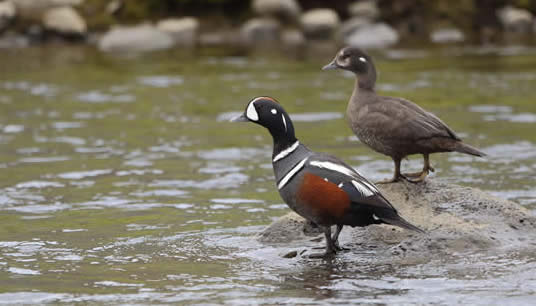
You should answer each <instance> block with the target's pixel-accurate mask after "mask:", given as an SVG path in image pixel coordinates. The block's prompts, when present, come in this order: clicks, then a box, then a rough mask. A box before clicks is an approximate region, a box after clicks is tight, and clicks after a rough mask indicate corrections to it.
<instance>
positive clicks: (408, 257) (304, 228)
mask: <svg viewBox="0 0 536 306" xmlns="http://www.w3.org/2000/svg"><path fill="white" fill-rule="evenodd" d="M379 187H380V189H381V191H382V192H383V193H384V195H385V196H386V197H387V198H388V199H389V200H390V201H391V202H392V203H393V205H394V206H395V207H396V208H397V209H398V210H399V212H400V214H401V215H402V216H404V218H406V219H407V220H409V221H410V222H411V223H413V224H415V225H417V226H419V227H420V228H422V229H424V230H425V231H426V233H425V234H419V233H414V232H410V231H407V230H403V229H399V228H396V227H393V226H388V225H381V226H379V225H373V226H369V227H366V228H350V227H346V228H345V229H344V230H343V232H342V234H341V241H340V242H341V245H342V246H344V247H346V248H350V252H359V251H363V250H374V252H375V254H376V257H375V258H376V260H377V261H385V262H392V261H396V260H400V261H402V262H408V261H414V260H417V261H423V260H424V261H427V260H431V259H433V258H438V257H444V256H450V255H458V256H459V255H460V254H462V255H463V254H467V253H471V252H491V253H493V254H499V253H502V252H508V251H518V250H523V249H525V250H526V249H532V250H533V249H534V248H535V247H536V217H534V216H532V215H531V213H530V212H529V211H528V210H527V209H525V208H523V207H522V206H520V205H518V204H516V203H514V202H511V201H508V200H503V199H500V198H496V197H494V196H491V195H489V194H487V193H485V192H482V191H480V190H478V189H475V188H469V187H462V186H458V185H452V184H445V183H439V182H436V181H433V180H427V181H426V182H424V183H420V184H412V183H408V182H401V183H394V184H388V185H380V186H379ZM321 237H322V235H321V233H320V232H319V231H318V229H315V228H314V227H313V226H312V225H311V224H310V223H308V222H306V221H305V220H304V219H303V218H301V217H300V216H298V215H296V214H295V213H293V212H292V213H289V214H287V215H285V216H283V217H281V218H280V219H278V220H276V221H275V222H274V223H273V224H271V225H270V226H268V227H267V228H266V229H265V230H264V231H263V232H262V233H260V234H259V236H258V240H259V241H260V242H262V243H264V244H269V245H279V244H288V243H290V242H293V243H292V244H293V245H294V246H295V247H296V245H298V244H297V242H298V241H302V243H304V244H308V246H307V247H305V246H304V247H298V248H299V249H298V250H296V251H295V252H293V253H292V254H291V255H294V256H297V255H298V254H302V253H303V254H307V253H309V252H310V251H311V250H310V249H308V248H310V241H311V240H314V241H316V243H317V244H318V246H320V247H322V246H323V239H322V238H321ZM289 254H290V253H289Z"/></svg>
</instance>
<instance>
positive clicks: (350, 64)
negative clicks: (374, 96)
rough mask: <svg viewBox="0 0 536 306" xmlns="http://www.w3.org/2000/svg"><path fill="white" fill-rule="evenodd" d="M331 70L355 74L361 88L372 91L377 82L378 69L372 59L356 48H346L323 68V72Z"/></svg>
mask: <svg viewBox="0 0 536 306" xmlns="http://www.w3.org/2000/svg"><path fill="white" fill-rule="evenodd" d="M329 69H342V70H347V71H351V72H353V73H355V74H356V76H357V78H358V79H359V87H361V88H370V89H372V88H373V87H374V84H375V82H376V69H375V67H374V63H373V61H372V58H371V57H370V56H369V55H368V54H366V53H365V52H364V51H362V50H361V49H359V48H356V47H345V48H342V49H341V50H340V51H339V52H337V55H336V56H335V58H334V59H333V61H331V63H329V64H327V65H326V66H324V67H323V68H322V70H329Z"/></svg>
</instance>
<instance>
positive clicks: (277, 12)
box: [252, 0, 301, 19]
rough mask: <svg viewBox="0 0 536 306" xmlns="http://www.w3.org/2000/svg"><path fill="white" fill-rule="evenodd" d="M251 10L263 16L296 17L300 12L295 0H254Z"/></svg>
mask: <svg viewBox="0 0 536 306" xmlns="http://www.w3.org/2000/svg"><path fill="white" fill-rule="evenodd" d="M252 7H253V11H254V12H255V13H257V14H259V15H263V16H275V17H282V18H287V19H297V18H298V16H299V15H300V13H301V8H300V5H299V4H298V2H297V1H296V0H254V1H253V3H252Z"/></svg>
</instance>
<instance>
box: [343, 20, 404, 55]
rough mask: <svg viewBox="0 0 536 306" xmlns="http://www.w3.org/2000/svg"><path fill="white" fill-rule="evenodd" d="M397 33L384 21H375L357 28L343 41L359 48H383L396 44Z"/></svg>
mask: <svg viewBox="0 0 536 306" xmlns="http://www.w3.org/2000/svg"><path fill="white" fill-rule="evenodd" d="M398 40H399V35H398V33H397V32H396V30H395V29H393V28H392V27H391V26H389V25H388V24H386V23H383V22H382V23H375V24H369V25H365V26H363V27H360V28H358V29H357V30H356V31H354V32H353V33H352V34H351V35H350V36H348V37H347V38H346V39H345V40H344V42H345V43H346V44H348V45H351V46H357V47H361V48H365V49H367V48H369V49H374V48H385V47H389V46H392V45H394V44H396V43H397V42H398Z"/></svg>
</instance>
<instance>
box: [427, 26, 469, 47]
mask: <svg viewBox="0 0 536 306" xmlns="http://www.w3.org/2000/svg"><path fill="white" fill-rule="evenodd" d="M430 40H431V41H432V42H434V43H438V44H443V43H457V42H463V41H464V40H465V35H464V34H463V32H462V31H460V30H459V29H457V28H444V29H438V30H435V31H433V32H432V33H430Z"/></svg>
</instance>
